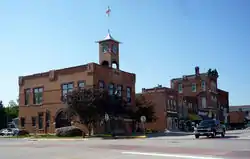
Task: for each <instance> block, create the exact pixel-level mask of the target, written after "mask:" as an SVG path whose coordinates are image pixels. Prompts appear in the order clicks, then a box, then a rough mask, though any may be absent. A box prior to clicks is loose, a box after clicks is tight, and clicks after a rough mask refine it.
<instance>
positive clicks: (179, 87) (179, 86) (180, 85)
mask: <svg viewBox="0 0 250 159" xmlns="http://www.w3.org/2000/svg"><path fill="white" fill-rule="evenodd" d="M178 92H179V93H182V92H183V90H182V84H181V83H179V84H178Z"/></svg>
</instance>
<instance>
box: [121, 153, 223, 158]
mask: <svg viewBox="0 0 250 159" xmlns="http://www.w3.org/2000/svg"><path fill="white" fill-rule="evenodd" d="M122 154H127V155H143V156H157V157H175V158H184V159H223V158H217V157H204V156H203V157H202V156H190V155H180V154H167V153H147V152H132V151H131V152H122Z"/></svg>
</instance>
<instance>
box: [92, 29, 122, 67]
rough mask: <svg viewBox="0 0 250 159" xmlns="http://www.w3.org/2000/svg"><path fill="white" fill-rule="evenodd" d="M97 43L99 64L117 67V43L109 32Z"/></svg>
mask: <svg viewBox="0 0 250 159" xmlns="http://www.w3.org/2000/svg"><path fill="white" fill-rule="evenodd" d="M97 43H99V64H100V65H103V66H105V67H109V68H115V69H119V44H120V42H119V41H117V40H115V39H114V38H113V37H112V36H111V34H110V32H108V35H107V36H106V37H105V38H104V39H103V40H100V41H98V42H97Z"/></svg>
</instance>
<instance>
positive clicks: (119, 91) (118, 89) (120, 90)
mask: <svg viewBox="0 0 250 159" xmlns="http://www.w3.org/2000/svg"><path fill="white" fill-rule="evenodd" d="M117 95H118V96H119V97H121V96H122V85H117Z"/></svg>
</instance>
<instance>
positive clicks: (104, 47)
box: [102, 44, 108, 53]
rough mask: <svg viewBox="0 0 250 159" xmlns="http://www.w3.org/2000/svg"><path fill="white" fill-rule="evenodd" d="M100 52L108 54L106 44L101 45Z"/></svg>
mask: <svg viewBox="0 0 250 159" xmlns="http://www.w3.org/2000/svg"><path fill="white" fill-rule="evenodd" d="M102 52H104V53H105V52H108V45H106V44H103V45H102Z"/></svg>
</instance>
